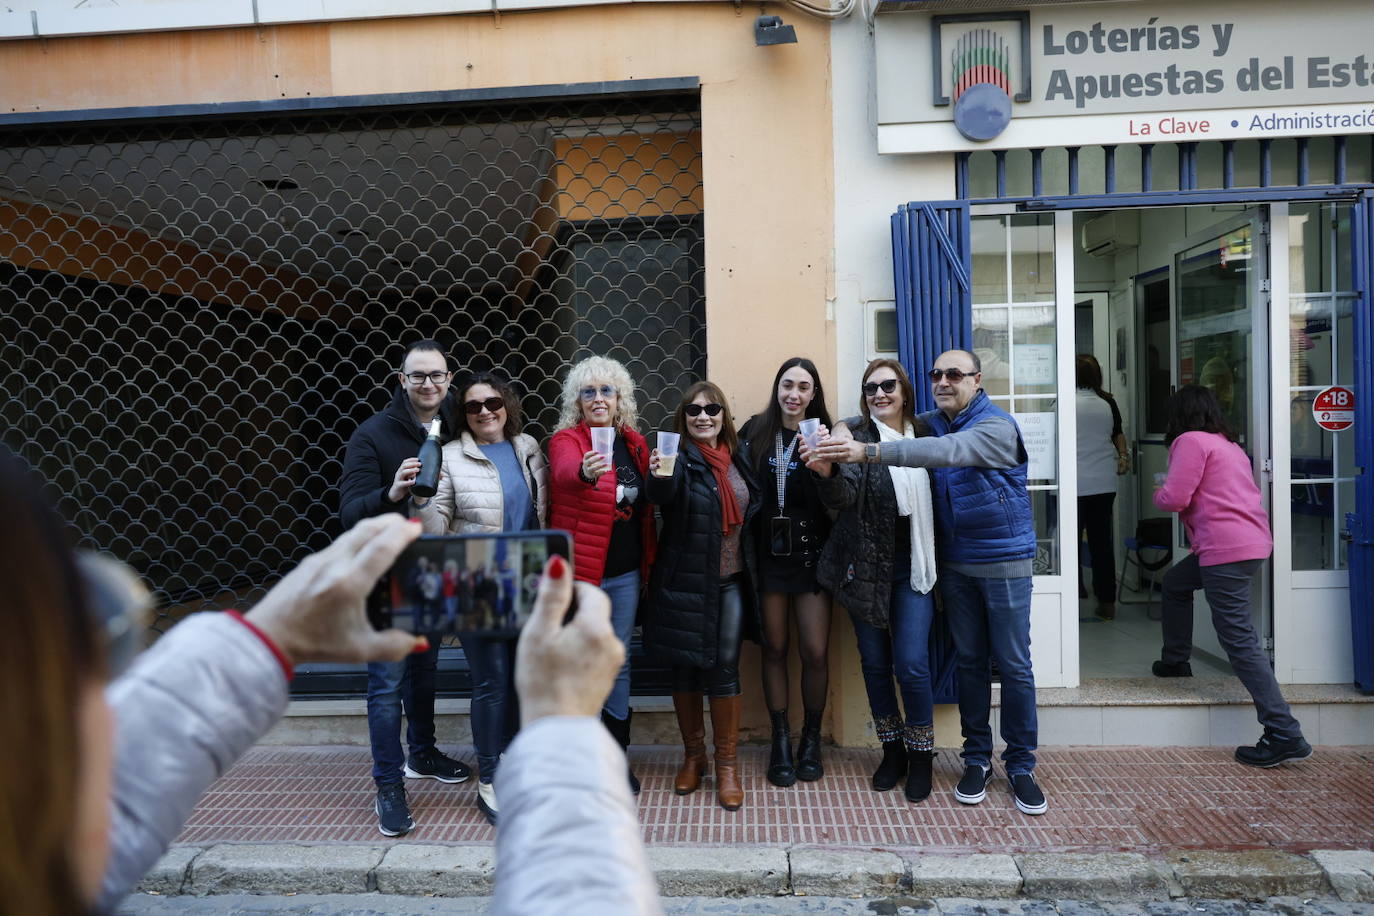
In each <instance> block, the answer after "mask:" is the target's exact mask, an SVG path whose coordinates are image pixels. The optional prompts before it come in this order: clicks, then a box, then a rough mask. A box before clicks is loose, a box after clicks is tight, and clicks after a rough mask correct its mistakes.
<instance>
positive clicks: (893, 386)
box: [863, 378, 897, 398]
mask: <svg viewBox="0 0 1374 916" xmlns="http://www.w3.org/2000/svg"><path fill="white" fill-rule="evenodd" d="M863 387H864V397H868V398H871V397H873V395H875V394H877V393H878V389H879V388H881V389H882V390H883V394H891V393H892V392H894V391H896V390H897V380H896V379H895V378H886V379H883V380H882V381H881V382H864V386H863Z"/></svg>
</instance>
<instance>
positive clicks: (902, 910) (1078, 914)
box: [115, 894, 1374, 916]
mask: <svg viewBox="0 0 1374 916" xmlns="http://www.w3.org/2000/svg"><path fill="white" fill-rule="evenodd" d="M663 902H664V909H665V910H666V911H667V913H668V916H725V914H741V916H754V914H759V916H762V914H777V916H800V914H811V913H825V914H839V916H1267V914H1274V916H1374V904H1370V903H1342V902H1341V901H1339V900H1337V899H1335V898H1326V897H1321V898H1316V899H1312V900H1302V899H1298V898H1292V897H1282V898H1274V899H1271V900H1267V901H1263V902H1247V901H1243V900H1187V899H1179V900H1168V901H1141V902H1139V903H1132V902H1114V903H1099V902H1093V901H1083V900H981V901H980V900H965V899H958V900H916V899H910V898H901V897H893V898H885V899H877V900H852V899H847V898H841V897H746V898H722V897H669V898H664V901H663ZM490 903H491V898H489V897H446V898H445V897H400V896H395V895H391V894H339V895H323V896H314V895H305V894H302V895H299V896H290V897H260V896H252V895H239V894H225V895H220V896H213V897H185V896H182V897H155V896H148V895H135V896H133V897H130V898H129V899H128V900H127V901H126V902H125V903H124V904H123V905H122V906H120V907H119V908H118V909H117V910H115V913H116V916H172V914H176V916H482V914H486V913H487V912H488V908H489V906H490ZM549 912H550V913H556V912H558V909H557V907H556V906H551V907H550V909H549Z"/></svg>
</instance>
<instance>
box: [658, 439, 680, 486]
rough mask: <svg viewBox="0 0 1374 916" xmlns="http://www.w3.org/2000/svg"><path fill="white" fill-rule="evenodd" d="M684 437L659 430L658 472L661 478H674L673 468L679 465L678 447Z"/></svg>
mask: <svg viewBox="0 0 1374 916" xmlns="http://www.w3.org/2000/svg"><path fill="white" fill-rule="evenodd" d="M681 440H682V437H681V436H680V435H678V434H677V433H670V432H667V431H666V430H659V433H658V470H657V471H655V472H654V473H655V474H656V475H658V476H659V477H672V476H673V467H674V466H675V465H676V464H677V447H678V443H679V442H681Z"/></svg>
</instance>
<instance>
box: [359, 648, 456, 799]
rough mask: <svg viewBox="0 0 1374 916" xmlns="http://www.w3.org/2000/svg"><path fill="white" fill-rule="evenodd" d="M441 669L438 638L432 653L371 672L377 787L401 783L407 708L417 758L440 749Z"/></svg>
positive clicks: (370, 706) (371, 722)
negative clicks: (437, 694)
mask: <svg viewBox="0 0 1374 916" xmlns="http://www.w3.org/2000/svg"><path fill="white" fill-rule="evenodd" d="M438 666H439V639H438V637H432V638H431V639H430V641H429V651H428V652H423V653H421V654H419V655H407V656H406V657H405V658H404V659H402V660H401V661H399V662H380V663H376V662H374V663H373V664H370V665H368V666H367V733H368V736H369V737H370V738H371V739H372V781H373V782H375V783H376V784H377V785H379V786H384V785H386V784H388V783H393V782H400V781H401V767H402V766H403V765H404V764H405V762H406V758H405V751H404V750H403V749H402V748H401V707H402V706H403V705H404V707H405V715H406V742H407V744H409V745H410V753H411V756H414V755H415V754H418V753H420V752H421V751H427V750H429V749H431V748H433V747H434V672H435V669H437V668H438Z"/></svg>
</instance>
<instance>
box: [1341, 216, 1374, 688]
mask: <svg viewBox="0 0 1374 916" xmlns="http://www.w3.org/2000/svg"><path fill="white" fill-rule="evenodd" d="M1353 218H1354V221H1355V225H1354V232H1352V233H1351V236H1352V239H1353V242H1354V246H1355V252H1354V255H1355V256H1354V258H1353V259H1352V266H1353V267H1354V280H1355V292H1356V294H1357V298H1356V299H1355V316H1354V317H1355V321H1354V331H1355V341H1354V344H1355V350H1354V356H1355V427H1354V429H1353V430H1352V434H1353V435H1354V436H1355V466H1356V467H1357V468H1358V471H1357V476H1356V478H1355V511H1354V512H1352V513H1350V514H1348V515H1347V516H1346V517H1345V521H1346V538H1347V540H1348V542H1349V560H1350V564H1349V565H1350V635H1351V644H1352V647H1353V649H1354V657H1355V685H1356V686H1357V687H1359V688H1360V689H1361V690H1363V691H1364V692H1365V693H1374V597H1371V595H1374V198H1371V196H1370V193H1369V192H1365V194H1364V195H1363V196H1362V197H1361V199H1360V201H1359V203H1357V204H1356V205H1355V208H1354V216H1353Z"/></svg>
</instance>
